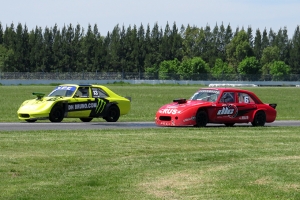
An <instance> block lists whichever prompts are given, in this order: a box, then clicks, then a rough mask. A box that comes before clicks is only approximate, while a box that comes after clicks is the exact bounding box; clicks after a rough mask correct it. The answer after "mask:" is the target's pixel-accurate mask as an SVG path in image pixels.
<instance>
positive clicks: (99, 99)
mask: <svg viewBox="0 0 300 200" xmlns="http://www.w3.org/2000/svg"><path fill="white" fill-rule="evenodd" d="M91 90H92V94H91V95H92V97H93V102H95V108H94V109H92V110H91V113H90V115H89V117H100V116H103V114H104V112H105V110H106V109H105V108H106V107H107V105H108V104H109V100H107V99H106V98H107V97H109V95H108V94H107V93H106V92H105V91H104V90H103V89H102V88H100V87H92V88H91Z"/></svg>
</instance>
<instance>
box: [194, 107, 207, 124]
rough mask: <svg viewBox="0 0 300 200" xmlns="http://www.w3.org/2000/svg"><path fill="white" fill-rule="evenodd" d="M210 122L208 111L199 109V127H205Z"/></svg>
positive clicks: (197, 119) (197, 118) (197, 117)
mask: <svg viewBox="0 0 300 200" xmlns="http://www.w3.org/2000/svg"><path fill="white" fill-rule="evenodd" d="M207 122H208V117H207V113H206V112H205V111H204V110H199V111H198V112H197V114H196V125H195V126H198V127H205V126H206V124H207Z"/></svg>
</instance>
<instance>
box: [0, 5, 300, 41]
mask: <svg viewBox="0 0 300 200" xmlns="http://www.w3.org/2000/svg"><path fill="white" fill-rule="evenodd" d="M2 1H3V2H2ZM0 2H1V7H0V22H1V24H2V27H3V29H5V27H6V26H10V25H11V23H14V25H15V27H16V26H17V25H18V24H19V23H21V24H22V25H23V26H24V25H25V24H26V26H27V28H28V30H29V31H30V30H32V29H35V27H36V26H37V27H41V28H42V29H44V28H45V27H48V28H52V27H54V26H55V24H57V26H58V28H59V29H61V28H62V27H63V26H64V25H66V26H68V25H70V24H72V26H73V27H76V26H77V24H79V25H80V26H81V27H82V28H84V30H87V28H88V25H91V26H92V27H94V25H95V24H97V26H98V30H99V32H100V34H101V35H102V36H106V35H107V32H111V31H112V30H113V29H114V27H115V26H116V25H119V27H122V26H124V27H125V29H127V28H128V27H129V26H131V27H133V26H134V25H136V26H137V28H138V27H140V25H141V24H142V25H143V26H144V28H145V29H146V28H147V26H148V25H149V26H150V29H152V28H153V26H154V24H156V23H157V24H158V26H159V27H161V28H162V29H163V30H164V28H165V26H166V24H167V23H168V24H169V25H170V27H172V26H173V24H174V23H176V26H177V27H178V28H180V27H181V26H182V25H184V26H185V27H186V26H187V25H190V26H196V27H198V28H201V27H206V25H209V26H210V27H211V29H213V28H214V27H215V26H216V25H218V26H220V25H221V24H223V25H224V26H225V27H227V26H228V25H230V26H231V28H232V30H233V31H235V30H236V28H238V27H239V28H240V29H241V28H242V27H244V29H245V30H246V29H247V28H248V27H251V28H252V30H253V35H255V32H256V30H257V29H259V30H260V31H261V32H263V30H264V29H266V30H267V32H269V30H270V29H272V30H273V31H274V32H276V33H277V32H278V31H279V29H284V28H286V29H287V30H288V35H289V38H291V37H292V36H293V35H294V31H295V29H296V28H297V26H299V25H300V14H299V13H300V12H299V11H300V0H26V1H24V0H0Z"/></svg>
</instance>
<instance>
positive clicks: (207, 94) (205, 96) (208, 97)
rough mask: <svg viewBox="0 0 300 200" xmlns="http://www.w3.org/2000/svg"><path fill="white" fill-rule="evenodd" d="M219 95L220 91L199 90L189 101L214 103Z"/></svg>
mask: <svg viewBox="0 0 300 200" xmlns="http://www.w3.org/2000/svg"><path fill="white" fill-rule="evenodd" d="M219 95H220V91H218V90H199V91H197V92H196V93H195V94H194V95H193V96H192V97H191V98H190V100H201V101H209V102H216V101H217V99H218V97H219Z"/></svg>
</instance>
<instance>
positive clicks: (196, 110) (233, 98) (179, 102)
mask: <svg viewBox="0 0 300 200" xmlns="http://www.w3.org/2000/svg"><path fill="white" fill-rule="evenodd" d="M276 106H277V104H275V103H272V104H266V103H263V102H262V101H261V100H260V99H259V98H258V97H257V96H256V95H255V94H254V93H253V92H250V91H247V90H242V89H236V88H203V89H200V90H198V91H197V92H196V93H195V94H194V95H193V96H192V97H191V98H190V99H189V100H186V99H175V100H173V103H170V104H166V105H164V106H162V107H161V108H159V110H158V111H157V113H156V117H155V123H156V125H158V126H198V127H204V126H206V124H207V123H217V124H225V125H226V126H233V125H234V124H235V123H249V122H251V123H252V125H253V126H264V125H265V123H270V122H274V121H275V119H276V114H277V112H276V110H275V109H276Z"/></svg>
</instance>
